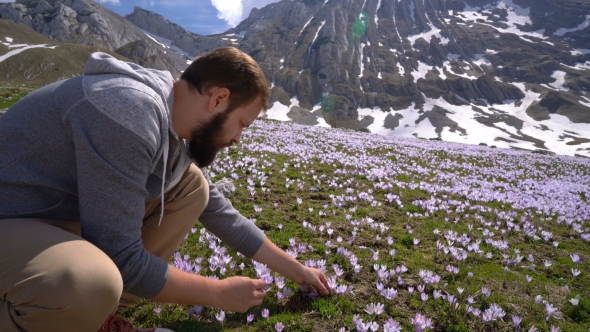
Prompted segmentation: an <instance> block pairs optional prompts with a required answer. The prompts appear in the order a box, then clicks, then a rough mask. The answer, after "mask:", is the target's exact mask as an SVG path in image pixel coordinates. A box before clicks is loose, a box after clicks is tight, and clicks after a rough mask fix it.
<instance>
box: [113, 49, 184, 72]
mask: <svg viewBox="0 0 590 332" xmlns="http://www.w3.org/2000/svg"><path fill="white" fill-rule="evenodd" d="M115 52H116V53H117V54H120V55H122V56H124V57H126V58H127V59H130V60H131V61H133V62H135V63H137V64H138V65H140V66H142V67H146V68H154V69H159V70H168V71H170V73H171V74H172V76H174V77H180V74H181V73H180V71H179V70H178V69H177V68H176V67H175V65H173V64H172V63H170V62H169V59H168V57H167V56H166V53H165V51H164V50H163V49H161V48H159V47H153V43H149V42H147V41H145V40H137V41H134V42H131V43H129V44H127V45H125V46H123V47H120V48H118V49H116V50H115Z"/></svg>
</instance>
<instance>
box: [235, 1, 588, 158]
mask: <svg viewBox="0 0 590 332" xmlns="http://www.w3.org/2000/svg"><path fill="white" fill-rule="evenodd" d="M227 33H233V34H235V35H236V36H243V37H242V38H240V39H239V47H240V48H241V49H242V50H244V51H246V52H248V53H249V54H251V55H252V56H253V57H254V58H255V59H256V60H257V61H259V62H260V63H261V64H262V66H263V68H264V71H265V73H266V75H267V77H268V79H269V81H270V82H271V86H272V92H273V99H274V100H276V101H278V102H279V103H275V104H274V106H275V107H273V109H272V110H271V111H270V112H269V114H268V116H269V117H270V118H275V119H279V120H290V121H295V122H301V123H314V121H315V122H317V123H318V125H326V124H327V125H331V126H336V127H347V128H351V129H360V130H368V131H371V132H375V133H380V134H386V135H406V136H409V135H413V136H417V137H422V138H430V139H442V140H450V141H457V142H466V143H472V144H473V143H475V144H478V143H483V144H487V145H496V146H502V147H515V148H526V149H537V150H540V151H554V152H559V153H566V154H571V155H573V154H578V155H586V156H590V125H588V123H590V95H589V94H588V90H590V49H589V48H590V1H573V0H562V1H556V0H540V1H539V0H535V1H532V0H494V1H492V0H466V1H459V0H447V1H443V0H395V1H387V0H315V1H314V0H300V1H286V0H284V1H280V2H278V3H275V4H271V5H268V6H266V7H264V8H262V9H260V10H253V11H252V13H251V14H250V16H249V17H248V19H246V20H244V21H243V22H242V23H241V24H239V25H238V26H237V27H235V28H234V29H232V30H230V31H228V32H227ZM320 110H321V111H320Z"/></svg>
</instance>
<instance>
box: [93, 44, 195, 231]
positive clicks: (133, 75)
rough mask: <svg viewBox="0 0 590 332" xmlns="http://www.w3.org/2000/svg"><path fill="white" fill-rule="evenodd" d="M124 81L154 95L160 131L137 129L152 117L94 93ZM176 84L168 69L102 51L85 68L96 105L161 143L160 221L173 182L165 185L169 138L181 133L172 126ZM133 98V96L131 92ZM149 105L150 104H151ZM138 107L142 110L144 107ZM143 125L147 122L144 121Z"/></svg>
mask: <svg viewBox="0 0 590 332" xmlns="http://www.w3.org/2000/svg"><path fill="white" fill-rule="evenodd" d="M122 85H124V86H126V87H129V88H131V90H130V91H142V92H143V93H145V94H147V95H149V96H151V97H152V98H153V100H154V101H155V102H156V104H157V105H156V106H157V108H156V109H157V110H159V112H161V113H160V114H158V115H157V120H156V121H158V120H159V123H158V124H157V126H154V127H153V128H154V129H155V128H156V127H159V133H157V130H149V129H148V130H145V129H143V130H141V129H140V130H138V128H137V127H136V124H138V123H139V122H145V121H148V122H149V121H150V120H149V119H148V120H146V119H145V118H143V119H142V118H141V117H138V118H131V119H130V118H129V114H133V112H134V110H132V109H131V110H128V111H129V112H117V110H114V109H113V110H111V109H109V106H108V105H109V104H110V102H112V101H109V100H105V98H102V99H101V98H100V97H94V98H93V97H92V96H98V95H101V94H100V93H99V92H100V91H103V90H108V89H112V88H113V87H115V86H116V87H120V86H122ZM173 86H174V79H173V78H172V75H171V74H170V73H169V72H167V71H160V70H155V69H149V68H144V67H142V66H139V65H137V64H134V63H130V62H124V61H121V60H118V59H116V58H114V57H113V56H111V55H109V54H106V53H102V52H96V53H92V54H91V55H90V57H89V59H88V61H87V62H86V68H85V70H84V91H85V94H86V96H87V97H88V98H89V100H90V101H91V102H93V104H94V105H95V106H96V107H97V108H99V109H102V110H103V112H104V113H105V114H107V115H108V116H110V117H111V118H112V119H113V120H115V121H117V122H118V123H124V124H126V126H128V127H129V128H130V127H134V128H133V129H131V128H130V129H131V130H133V131H134V132H136V133H137V134H138V135H140V136H141V137H143V138H144V139H146V140H147V141H148V142H152V143H154V144H157V143H159V145H157V147H156V148H157V152H156V159H155V161H156V162H155V163H154V164H153V165H152V169H153V168H154V167H155V166H156V165H157V162H158V161H159V160H161V161H162V164H163V166H162V170H161V174H162V176H161V177H162V186H161V191H160V197H161V200H162V203H161V211H160V222H161V221H162V217H163V215H164V193H165V192H166V189H169V188H170V186H166V174H167V171H168V162H169V160H168V159H169V157H170V139H172V140H174V141H176V142H178V136H177V135H176V133H175V132H174V130H173V128H172V106H173V104H174V95H173V92H174V90H173ZM131 93H132V92H130V94H131ZM130 98H133V96H130ZM148 107H149V108H151V107H150V106H148ZM149 108H148V109H149ZM139 111H140V112H141V110H139ZM142 125H145V123H144V124H142ZM148 126H149V124H148ZM158 134H159V135H158ZM181 144H182V143H181ZM155 146H156V145H155ZM183 152H184V151H183ZM181 161H182V164H183V165H182V167H185V164H186V163H185V161H186V158H181ZM178 174H180V176H181V175H182V172H181V170H180V169H177V170H176V171H175V172H174V171H172V180H173V181H171V183H174V182H175V180H176V179H175V177H178V176H179V175H178Z"/></svg>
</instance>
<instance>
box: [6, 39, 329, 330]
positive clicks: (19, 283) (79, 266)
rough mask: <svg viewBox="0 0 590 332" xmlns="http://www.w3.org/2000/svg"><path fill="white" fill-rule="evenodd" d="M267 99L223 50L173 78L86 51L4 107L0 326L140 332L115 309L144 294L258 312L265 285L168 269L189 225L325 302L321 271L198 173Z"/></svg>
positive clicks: (232, 52)
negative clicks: (57, 77) (52, 79)
mask: <svg viewBox="0 0 590 332" xmlns="http://www.w3.org/2000/svg"><path fill="white" fill-rule="evenodd" d="M268 103H269V90H268V86H267V82H266V79H265V77H264V74H263V73H262V71H261V70H260V67H259V66H258V64H257V63H256V62H255V61H254V60H253V59H252V58H251V57H249V56H248V55H246V54H244V53H243V52H241V51H239V50H237V49H236V48H232V47H224V48H219V49H216V50H214V51H212V52H210V53H207V54H205V55H203V56H200V57H198V58H197V59H195V61H193V62H192V64H191V65H190V66H189V67H188V69H187V70H186V71H185V72H184V73H183V74H182V76H181V79H180V80H179V81H177V82H174V81H173V78H172V76H171V75H170V73H169V72H165V71H158V70H153V69H146V68H142V67H140V66H138V65H136V64H132V63H126V62H123V61H120V60H117V59H115V58H113V57H112V56H110V55H108V54H105V53H93V54H92V55H91V56H90V58H89V60H88V62H87V64H86V68H85V72H84V75H83V76H81V77H76V78H72V79H68V80H64V81H60V82H57V83H54V84H51V85H48V86H46V87H44V88H42V89H39V90H37V91H35V92H33V93H31V94H30V95H28V96H27V97H25V98H23V99H22V100H21V101H19V102H18V103H17V104H15V105H14V106H13V107H12V108H11V109H9V110H8V111H7V112H6V114H5V115H3V116H2V117H0V142H2V143H1V144H0V331H60V332H64V331H96V330H100V331H102V330H110V331H123V330H124V331H136V329H134V328H133V327H132V326H131V325H130V324H129V323H128V322H126V321H124V320H122V319H121V318H119V317H117V316H116V313H117V312H119V313H120V312H121V311H122V310H124V309H125V308H127V307H129V306H130V305H132V304H133V303H135V302H136V301H137V300H138V299H139V298H147V299H153V300H155V301H159V302H167V303H177V304H187V305H194V304H200V305H205V306H210V307H218V308H221V309H223V310H230V311H239V312H245V311H246V310H248V308H250V307H252V306H255V305H260V304H261V303H262V299H263V297H264V295H265V291H264V287H265V286H266V283H265V282H264V281H263V280H260V279H250V278H246V277H231V278H226V279H223V280H214V279H210V278H206V277H203V276H199V275H194V274H191V273H187V272H183V271H181V270H179V269H177V268H175V267H174V266H172V265H170V264H169V263H168V262H169V260H170V259H171V257H172V255H173V253H174V252H175V250H176V249H177V247H178V245H179V243H180V242H181V241H182V240H183V239H184V238H185V236H186V235H187V234H188V232H189V231H190V229H191V228H192V227H193V226H194V224H195V223H196V221H197V220H198V221H200V222H201V223H202V224H203V226H204V227H205V228H207V229H208V230H209V231H211V232H212V233H213V234H215V235H216V236H218V237H219V238H220V239H221V240H223V241H224V242H225V243H227V244H228V245H230V246H231V247H233V248H235V249H236V250H238V251H239V252H241V253H242V254H244V255H245V256H247V257H250V258H253V259H254V260H256V261H258V262H261V263H264V264H267V265H268V267H269V268H271V269H272V270H274V271H276V272H278V273H281V274H283V275H285V276H286V277H288V278H291V279H292V280H294V281H295V282H297V283H299V284H309V285H312V286H314V287H316V288H317V289H318V291H319V293H320V294H329V292H330V289H329V287H328V285H327V280H326V277H325V276H324V274H323V273H322V272H321V271H319V270H317V269H312V268H308V267H305V266H303V265H302V264H300V263H299V262H298V261H297V260H295V259H294V258H292V257H291V256H290V255H288V254H287V253H285V252H284V251H282V250H281V249H279V248H278V247H277V246H275V245H274V244H273V243H272V242H271V241H270V240H268V239H267V238H266V237H265V236H264V234H263V233H262V231H260V230H259V229H258V228H257V227H256V226H255V225H254V224H253V223H252V222H250V221H249V220H247V219H246V218H245V217H243V216H242V215H241V214H240V213H239V212H238V211H236V210H235V209H234V208H233V207H232V205H231V203H230V202H229V201H228V200H226V199H225V197H223V195H221V194H220V193H219V191H218V190H217V188H216V186H215V185H213V184H212V183H211V181H210V179H208V178H207V177H205V176H204V175H203V172H202V171H201V168H204V167H207V166H208V165H210V164H211V163H212V162H213V160H214V158H215V155H216V154H217V152H218V151H219V150H220V149H222V148H224V147H227V146H230V145H232V144H236V143H238V142H239V141H240V136H241V134H242V130H243V128H244V127H248V126H249V125H250V124H251V123H252V122H253V121H254V120H255V119H256V118H257V117H258V115H259V114H260V112H261V111H263V110H265V109H267V108H268ZM157 330H159V331H163V330H162V329H148V331H157Z"/></svg>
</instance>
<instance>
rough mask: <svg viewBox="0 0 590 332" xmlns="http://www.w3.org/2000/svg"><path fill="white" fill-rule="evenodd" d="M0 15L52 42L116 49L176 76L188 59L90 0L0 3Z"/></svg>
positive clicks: (137, 60) (98, 48) (140, 62)
mask: <svg viewBox="0 0 590 332" xmlns="http://www.w3.org/2000/svg"><path fill="white" fill-rule="evenodd" d="M0 18H2V19H4V20H9V21H12V22H15V23H20V24H24V25H26V26H28V27H30V28H31V29H32V30H34V31H35V32H37V33H39V34H41V35H43V36H45V37H47V38H49V39H51V40H52V41H53V42H54V43H67V44H79V45H86V47H91V48H93V49H94V51H96V50H103V51H112V52H116V53H118V54H121V55H123V56H125V57H126V58H128V59H130V60H131V61H133V62H136V63H138V64H140V65H145V66H148V67H151V68H155V69H161V70H168V71H170V72H171V73H172V74H173V76H175V77H179V76H180V72H181V71H182V70H184V68H186V61H187V59H184V58H182V57H180V56H178V54H176V53H175V52H172V53H170V54H167V53H166V50H165V49H163V48H162V47H161V46H160V45H159V44H158V43H157V42H155V41H154V40H153V39H152V38H150V37H149V36H147V35H146V34H145V33H144V32H143V31H142V30H141V29H140V28H138V27H137V26H136V25H134V24H133V23H131V22H129V21H128V20H127V19H125V18H124V17H122V16H120V15H118V14H115V13H113V12H111V11H110V10H108V9H106V8H105V7H103V6H102V5H100V4H98V3H96V2H94V1H91V0H48V1H45V0H40V1H31V0H17V1H16V2H12V3H0ZM11 38H12V37H11ZM64 59H67V58H64ZM72 60H73V59H72ZM84 63H85V61H83V62H82V63H81V65H82V66H83V65H84ZM76 65H79V64H78V62H76ZM80 73H81V72H78V75H79V74H80Z"/></svg>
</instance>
